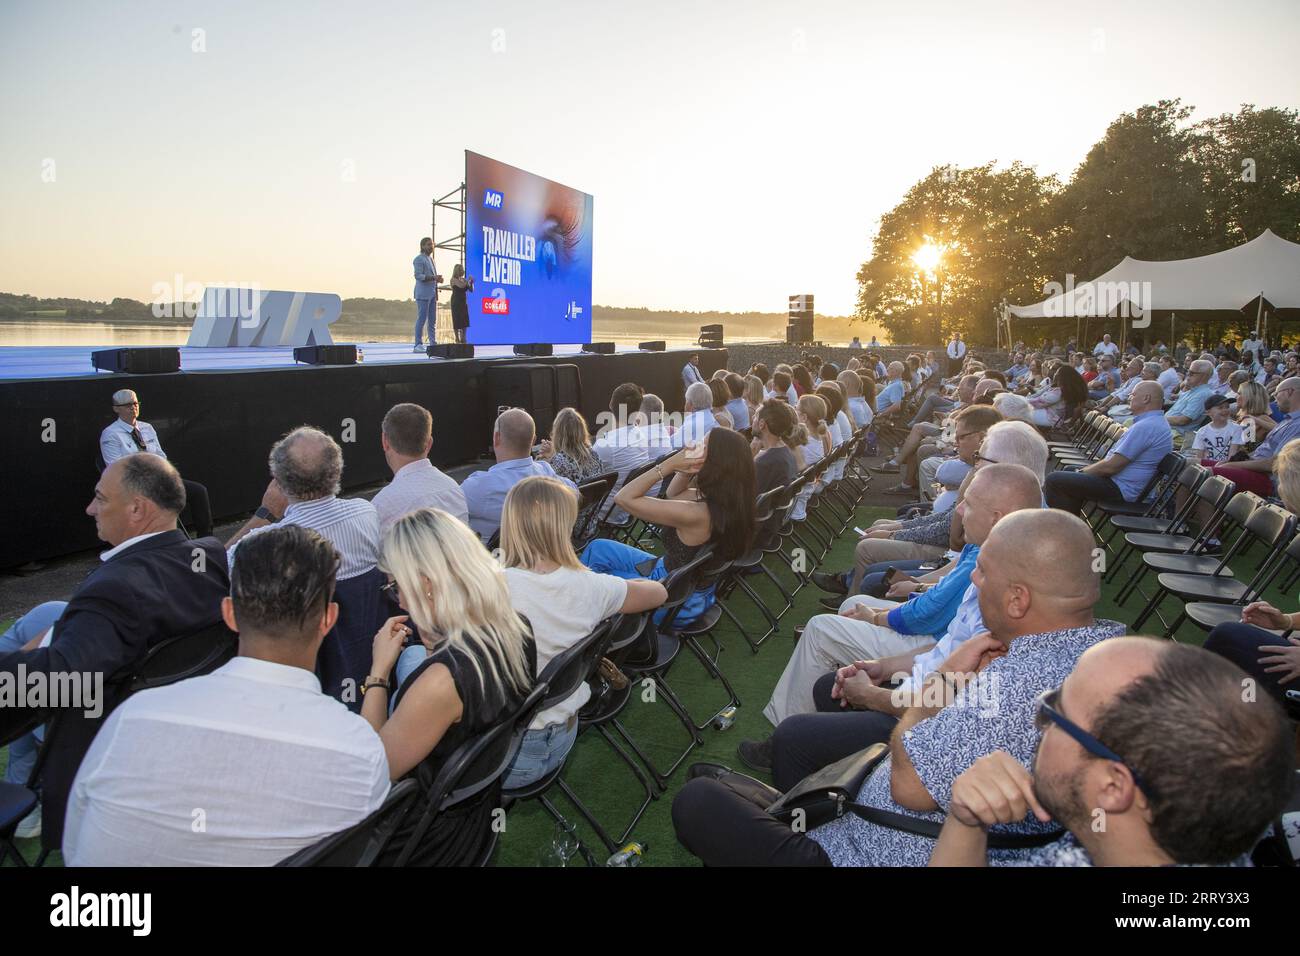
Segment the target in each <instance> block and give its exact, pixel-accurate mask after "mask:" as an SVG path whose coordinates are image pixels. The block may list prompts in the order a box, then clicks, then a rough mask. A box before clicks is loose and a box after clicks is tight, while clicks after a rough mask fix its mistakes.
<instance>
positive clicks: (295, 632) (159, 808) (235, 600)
mask: <svg viewBox="0 0 1300 956" xmlns="http://www.w3.org/2000/svg"><path fill="white" fill-rule="evenodd" d="M335 561H336V554H335V551H334V548H333V547H332V546H331V545H330V543H329V542H328V541H326V540H325V539H324V538H322V537H321V536H320V535H318V534H316V533H315V532H313V531H309V530H307V529H305V528H298V527H293V526H286V527H282V528H274V529H270V530H268V531H267V532H266V533H264V534H260V535H256V536H253V537H251V538H249V540H248V541H246V542H245V544H244V545H243V549H242V551H241V555H240V562H239V566H238V568H237V569H236V570H235V572H234V574H233V575H232V577H231V585H230V596H229V597H226V598H224V599H223V600H222V608H221V612H222V617H223V618H224V619H225V622H226V625H227V626H228V627H230V628H231V629H232V630H236V631H238V632H239V656H237V657H236V658H234V659H233V660H231V661H230V662H229V663H228V664H226V665H225V666H223V667H221V668H219V669H217V670H216V671H214V672H213V673H211V674H208V675H206V676H204V677H195V678H192V679H190V680H186V681H180V682H179V683H176V684H172V685H170V686H168V687H159V688H156V689H153V690H146V691H142V692H140V693H138V694H136V695H135V696H133V697H131V698H129V699H128V700H127V701H126V702H125V703H123V704H122V705H121V706H120V707H119V708H118V709H117V710H116V711H114V712H113V714H112V716H111V717H109V719H108V720H107V721H106V722H105V724H104V726H103V728H101V730H100V731H99V733H98V735H97V736H96V737H95V741H94V743H93V744H92V745H91V748H90V750H89V752H88V753H87V754H86V757H85V759H84V760H83V761H82V764H81V768H80V770H79V771H78V773H77V777H76V781H75V782H74V784H73V787H72V796H71V799H70V801H69V805H68V815H67V825H66V827H65V830H64V836H63V857H64V860H65V862H67V863H68V865H70V866H270V865H273V864H275V863H278V862H279V861H280V860H283V859H284V858H285V857H288V856H290V855H291V854H293V853H295V852H297V851H298V850H301V849H303V848H304V847H308V846H311V845H313V844H315V843H317V842H319V841H320V840H322V839H324V838H325V837H327V836H330V835H331V834H334V833H337V832H339V831H341V830H345V829H347V828H348V827H350V826H352V825H354V824H356V823H359V822H360V821H361V820H363V819H365V817H367V816H368V815H369V814H371V813H373V812H374V811H375V810H377V809H379V807H380V806H381V805H382V804H383V802H384V798H385V797H386V796H387V795H388V789H389V773H388V759H387V757H386V756H385V753H384V745H383V743H382V742H381V741H380V739H379V736H378V734H376V733H375V732H374V730H372V729H371V727H370V725H369V724H368V723H367V722H366V721H365V720H364V719H363V718H361V717H360V716H359V715H356V714H352V713H350V712H349V711H348V709H347V708H346V707H345V706H343V705H342V704H340V703H339V702H338V701H335V700H333V699H331V698H329V697H326V696H325V695H324V694H322V693H321V688H320V682H319V681H318V680H317V679H316V675H315V673H314V667H315V664H316V655H317V652H318V650H319V649H320V645H321V641H322V640H323V639H324V637H325V635H326V634H327V633H328V632H329V630H330V629H331V628H332V627H333V626H334V622H335V620H336V619H337V617H338V605H337V604H335V603H333V600H332V598H333V592H334V565H335Z"/></svg>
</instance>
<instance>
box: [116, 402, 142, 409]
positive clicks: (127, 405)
mask: <svg viewBox="0 0 1300 956" xmlns="http://www.w3.org/2000/svg"><path fill="white" fill-rule="evenodd" d="M132 406H134V407H136V408H139V407H140V403H139V402H121V403H115V404H114V405H113V407H114V408H131V407H132Z"/></svg>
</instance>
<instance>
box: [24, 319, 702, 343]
mask: <svg viewBox="0 0 1300 956" xmlns="http://www.w3.org/2000/svg"><path fill="white" fill-rule="evenodd" d="M340 326H341V328H340ZM335 329H336V331H335V336H334V337H335V338H336V339H337V340H338V341H340V342H407V341H410V333H409V332H407V333H404V334H403V333H398V332H392V333H381V334H377V335H374V334H372V335H367V334H366V333H365V331H364V330H358V329H357V328H356V327H350V326H349V325H348V324H347V322H346V320H341V321H340V323H339V325H337V326H335ZM439 332H440V334H439V336H438V340H439V341H450V340H451V337H450V334H447V335H446V336H445V337H444V334H442V332H443V330H441V329H440V330H439ZM189 334H190V326H189V325H143V324H141V325H130V324H120V325H119V324H116V323H114V324H109V323H105V322H67V321H64V320H62V319H37V320H34V321H30V322H0V346H52V345H67V346H77V345H80V346H87V345H95V346H108V347H111V346H122V345H142V346H143V345H184V344H185V341H186V339H188V338H189ZM651 339H662V340H663V341H665V342H667V343H668V347H669V348H678V347H685V346H691V345H694V344H695V336H694V335H672V334H667V333H663V332H660V331H655V330H650V331H642V332H639V331H638V330H637V329H635V328H623V329H620V330H618V331H614V330H611V329H602V328H601V327H600V325H599V324H597V326H596V328H595V329H594V330H593V332H592V340H593V341H596V342H613V343H615V345H617V346H618V347H620V348H636V346H637V345H638V344H639V343H641V342H645V341H649V340H651Z"/></svg>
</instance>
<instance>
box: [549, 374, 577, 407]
mask: <svg viewBox="0 0 1300 956" xmlns="http://www.w3.org/2000/svg"><path fill="white" fill-rule="evenodd" d="M551 368H553V369H555V408H556V410H557V411H558V410H559V409H561V408H576V409H578V411H582V372H581V371H580V370H579V369H578V366H576V365H552V366H551Z"/></svg>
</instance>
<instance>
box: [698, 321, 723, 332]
mask: <svg viewBox="0 0 1300 956" xmlns="http://www.w3.org/2000/svg"><path fill="white" fill-rule="evenodd" d="M711 332H716V333H717V334H718V335H722V326H721V325H720V324H716V323H715V324H714V325H701V326H700V335H708V334H709V333H711Z"/></svg>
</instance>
